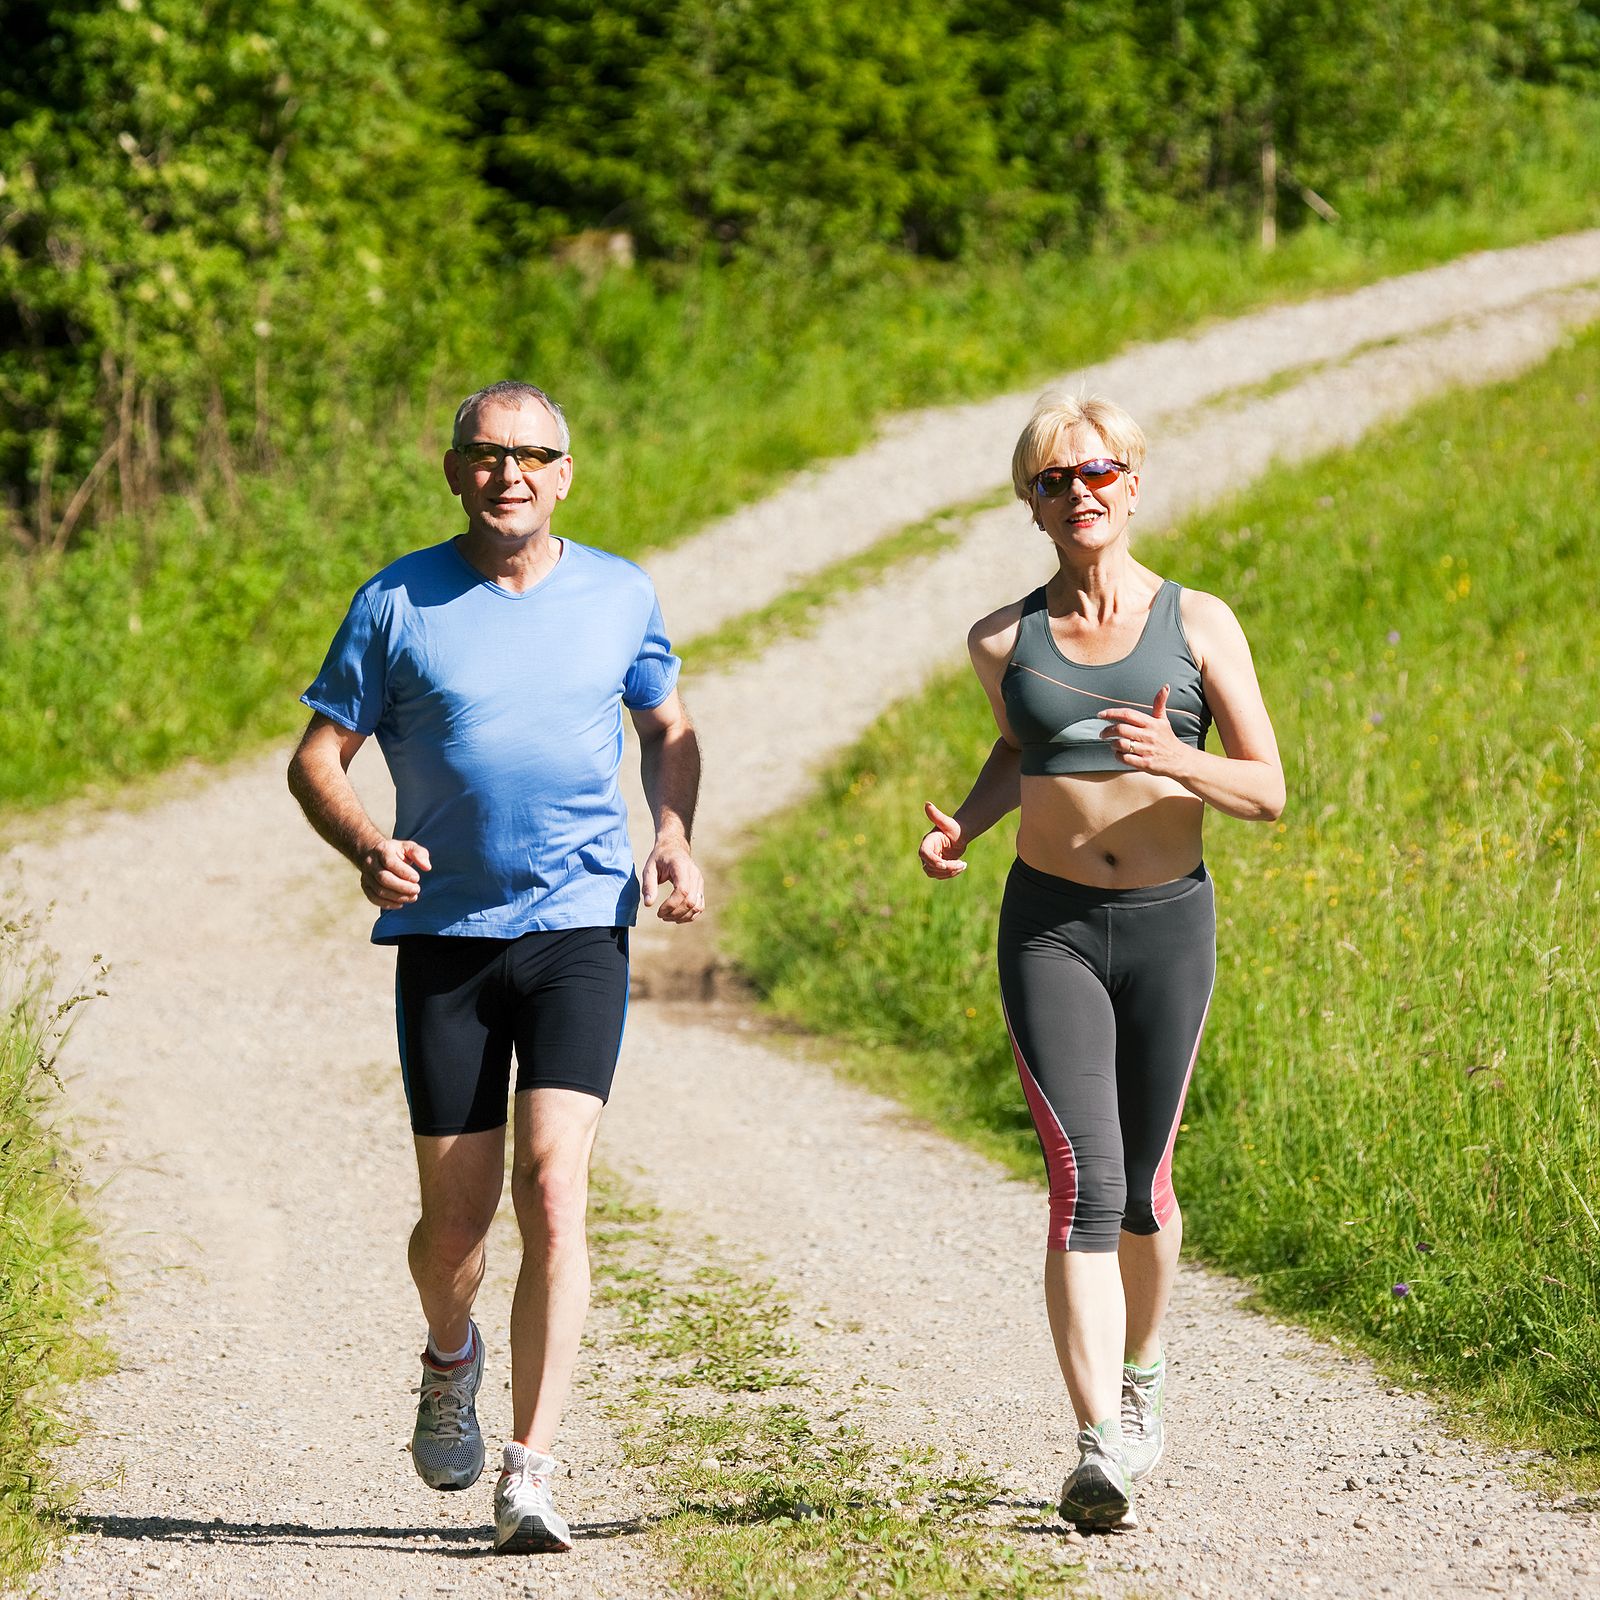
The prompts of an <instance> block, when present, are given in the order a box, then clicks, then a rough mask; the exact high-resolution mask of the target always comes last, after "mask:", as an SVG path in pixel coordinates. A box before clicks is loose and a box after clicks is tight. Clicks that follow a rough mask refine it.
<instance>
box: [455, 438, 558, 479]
mask: <svg viewBox="0 0 1600 1600" xmlns="http://www.w3.org/2000/svg"><path fill="white" fill-rule="evenodd" d="M566 453H567V452H566V451H565V450H562V449H560V448H558V447H557V446H556V445H553V444H515V445H510V444H490V443H489V441H488V440H487V439H474V440H472V441H471V442H470V443H469V444H458V445H457V446H456V454H457V455H459V456H464V457H465V458H466V462H467V465H468V466H469V467H493V468H495V469H496V471H498V470H499V469H500V467H502V466H503V465H504V464H505V459H506V457H507V456H511V457H513V458H514V459H515V461H516V463H517V466H518V467H519V468H520V469H521V470H522V471H523V472H537V471H538V469H539V468H540V467H548V466H549V465H550V463H551V462H552V461H559V460H560V459H561V458H562V456H564V455H565V454H566Z"/></svg>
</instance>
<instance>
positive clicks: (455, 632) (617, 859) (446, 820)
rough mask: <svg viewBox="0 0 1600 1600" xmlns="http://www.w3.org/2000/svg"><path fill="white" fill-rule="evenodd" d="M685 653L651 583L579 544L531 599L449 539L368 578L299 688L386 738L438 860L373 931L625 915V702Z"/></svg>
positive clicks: (668, 677)
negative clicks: (308, 681)
mask: <svg viewBox="0 0 1600 1600" xmlns="http://www.w3.org/2000/svg"><path fill="white" fill-rule="evenodd" d="M678 665H679V663H678V658H677V657H676V656H675V655H673V654H672V651H671V647H670V646H669V645H668V642H667V637H666V632H665V630H664V628H663V626H662V621H661V610H660V607H659V606H658V605H657V604H656V597H655V589H654V587H653V586H652V585H651V582H650V579H649V578H648V577H647V576H646V575H645V574H644V573H643V572H642V571H640V569H639V568H638V567H636V566H634V564H633V563H632V562H631V561H624V560H623V559H622V558H621V557H620V556H613V555H608V554H606V553H605V552H604V551H602V550H594V549H591V548H589V547H588V546H586V545H581V544H575V543H574V542H573V541H572V540H571V539H567V540H564V541H563V542H562V551H561V558H560V560H559V561H557V563H556V564H555V566H554V567H553V568H551V570H550V572H549V574H548V575H547V576H546V577H545V578H544V579H543V580H542V581H541V582H540V583H538V584H537V585H536V586H535V587H534V588H532V589H530V590H528V591H527V592H526V593H523V594H514V593H512V592H511V591H510V590H509V589H502V588H501V587H500V586H499V585H498V584H496V583H492V582H490V581H489V579H487V578H485V577H484V576H483V575H482V574H481V573H480V572H478V570H477V569H476V568H475V567H473V566H472V565H471V564H470V563H469V562H468V561H467V559H466V557H465V556H463V555H462V554H461V553H460V551H458V550H457V548H456V545H455V541H454V540H446V541H445V542H444V543H443V544H437V545H433V546H432V547H430V548H429V549H426V550H417V551H413V552H412V554H410V555H408V556H402V557H401V558H400V560H398V561H396V562H395V563H394V564H393V565H392V566H388V567H385V568H384V569H383V571H382V572H380V573H378V575H377V576H376V577H374V578H371V579H369V580H368V581H367V582H366V583H365V584H363V585H362V586H361V588H360V589H358V590H357V591H356V594H355V598H354V599H353V600H352V601H351V602H350V610H349V612H348V613H347V614H346V616H345V619H344V622H343V624H342V625H341V627H340V629H339V632H338V633H337V635H336V636H335V637H334V641H333V644H332V646H331V647H330V648H329V650H328V658H327V660H326V661H324V662H323V664H322V671H321V672H320V673H318V674H317V680H316V682H315V683H313V684H312V685H311V687H310V688H309V689H307V690H306V692H305V693H304V694H303V695H301V697H300V698H301V699H302V700H303V701H304V702H305V703H306V704H307V705H308V706H310V707H311V709H312V710H313V711H320V712H321V713H322V714H323V715H324V716H326V717H331V718H332V719H333V720H334V721H335V722H337V723H339V724H340V725H341V726H343V727H346V728H350V729H352V730H353V731H355V732H356V733H363V734H376V735H377V739H378V744H379V747H380V748H381V749H382V751H383V754H384V758H385V760H387V761H388V763H389V771H390V773H391V774H392V775H393V777H394V785H395V827H394V836H395V838H397V839H414V840H416V842H417V843H418V844H421V845H424V846H426V848H427V851H428V855H429V858H430V859H431V861H432V862H433V870H432V871H431V872H424V873H423V874H422V892H421V894H420V895H419V896H418V897H417V899H416V900H414V901H412V903H411V904H410V905H407V906H401V907H400V908H398V909H397V910H393V911H384V912H381V913H380V914H379V916H378V920H377V924H376V926H375V927H374V928H373V930H372V937H373V940H374V942H375V943H379V944H383V943H387V942H388V941H390V940H392V939H395V938H397V937H399V936H400V935H401V934H407V933H442V934H464V935H472V936H475V937H480V938H515V937H516V936H517V935H519V934H523V933H528V932H530V931H532V930H534V929H547V928H585V927H617V926H623V925H627V924H630V923H632V921H633V920H634V915H635V912H636V911H637V908H638V904H639V883H638V879H637V878H636V877H635V876H634V871H633V852H632V850H631V848H630V847H629V843H628V815H627V807H626V805H625V803H624V801H623V798H622V792H621V789H620V788H619V786H618V783H617V773H618V769H619V767H620V766H621V761H622V707H623V706H627V707H628V708H629V709H630V710H634V711H642V710H647V709H649V708H650V707H652V706H658V705H660V704H661V702H662V701H663V700H665V699H666V698H667V696H668V695H669V694H671V693H672V690H673V687H674V685H675V684H676V683H677V680H678Z"/></svg>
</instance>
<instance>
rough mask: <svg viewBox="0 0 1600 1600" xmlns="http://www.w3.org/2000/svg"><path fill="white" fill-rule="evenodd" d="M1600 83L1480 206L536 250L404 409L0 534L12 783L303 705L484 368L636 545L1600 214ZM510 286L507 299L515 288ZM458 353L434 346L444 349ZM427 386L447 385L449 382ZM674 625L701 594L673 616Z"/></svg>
mask: <svg viewBox="0 0 1600 1600" xmlns="http://www.w3.org/2000/svg"><path fill="white" fill-rule="evenodd" d="M1596 195H1600V107H1595V106H1587V107H1584V106H1578V107H1576V108H1573V109H1569V110H1567V111H1563V112H1562V113H1560V114H1559V115H1556V114H1552V115H1551V116H1550V117H1548V118H1547V119H1546V120H1545V122H1544V123H1543V124H1541V126H1540V128H1539V129H1538V130H1530V131H1529V132H1528V133H1527V136H1526V137H1525V138H1524V140H1523V143H1522V146H1521V150H1520V154H1519V157H1518V159H1517V160H1515V161H1511V162H1508V163H1507V165H1506V169H1505V171H1504V173H1503V175H1502V177H1501V180H1500V181H1499V182H1498V183H1497V184H1496V185H1495V186H1494V187H1493V188H1492V190H1488V189H1486V190H1485V191H1483V192H1482V193H1481V195H1480V197H1479V199H1478V200H1477V201H1476V202H1475V204H1474V206H1473V208H1472V209H1470V210H1468V209H1464V208H1462V207H1460V206H1459V205H1444V206H1440V207H1438V208H1436V209H1434V210H1432V211H1430V212H1427V213H1424V214H1420V215H1417V216H1415V217H1410V218H1406V219H1404V220H1403V221H1397V222H1393V223H1386V224H1383V225H1382V226H1381V228H1380V227H1379V226H1378V225H1374V227H1373V228H1372V229H1369V230H1367V231H1362V230H1361V229H1358V228H1353V227H1346V228H1340V229H1330V228H1327V227H1323V226H1321V225H1318V226H1316V227H1314V228H1311V229H1307V230H1305V231H1302V232H1299V233H1296V234H1294V235H1292V236H1291V237H1290V238H1289V239H1288V240H1287V241H1286V243H1285V244H1284V246H1283V247H1282V248H1281V249H1279V250H1278V251H1277V252H1276V253H1275V254H1272V255H1262V254H1261V253H1260V252H1259V251H1258V250H1257V249H1255V248H1254V247H1253V246H1252V245H1251V244H1249V243H1248V242H1244V241H1240V240H1238V239H1235V238H1232V237H1229V236H1227V235H1225V234H1221V233H1216V232H1213V233H1207V234H1203V235H1197V236H1194V237H1188V238H1178V239H1172V240H1168V241H1165V242H1157V243H1151V244H1146V245H1143V246H1140V247H1136V248H1132V249H1127V250H1123V251H1121V252H1119V253H1116V254H1092V255H1089V256H1086V257H1080V258H1074V259H1068V258H1063V257H1059V256H1054V255H1046V256H1039V257H1036V258H1033V259H1030V260H1027V261H1023V262H1005V261H994V262H976V263H972V264H968V265H960V266H945V267H935V266H930V265H926V264H914V263H906V262H904V261H899V262H896V261H892V260H889V259H874V260H873V261H871V262H870V263H867V264H861V265H858V266H857V267H856V268H855V270H853V271H851V272H844V271H841V270H838V269H835V270H834V271H832V272H830V273H829V274H827V275H825V276H824V275H815V274H807V273H805V272H802V271H799V270H797V269H791V271H790V273H789V274H788V275H784V274H780V273H779V272H777V271H775V270H771V269H769V270H766V271H756V270H753V269H747V268H740V269H730V270H727V271H724V272H721V273H715V272H710V271H707V272H703V273H700V274H698V275H691V276H690V277H688V278H687V279H685V280H682V281H679V282H677V283H675V284H673V283H668V284H663V283H660V282H657V281H656V280H655V279H653V278H652V277H651V276H650V275H649V274H647V273H645V272H643V271H634V272H616V273H611V274H609V275H606V276H604V277H602V278H600V279H599V280H598V281H597V282H596V281H586V280H585V279H584V278H583V276H582V275H581V274H577V273H574V272H570V271H569V272H564V273H558V272H555V271H553V270H552V269H550V268H548V267H545V266H543V265H542V264H535V265H533V266H531V267H529V268H528V269H527V270H526V272H525V274H524V276H523V277H522V278H520V279H516V278H511V279H508V280H506V281H504V282H499V283H496V284H495V285H493V286H492V290H486V291H485V293H486V305H485V307H484V308H479V307H475V306H463V307H461V308H460V315H459V322H458V324H457V325H455V326H453V327H449V328H441V329H440V330H439V341H438V349H437V350H434V351H420V352H419V354H418V370H417V372H415V373H402V374H397V375H396V381H395V395H396V397H397V398H396V399H395V401H394V406H393V411H392V414H390V415H388V416H387V419H386V420H384V421H383V422H382V423H381V424H377V425H374V424H372V423H371V422H370V420H368V419H370V418H371V416H372V415H373V414H374V411H375V410H377V411H378V412H379V413H380V414H381V410H382V408H381V406H377V405H375V400H374V397H373V396H371V395H364V396H358V397H351V398H350V400H349V402H348V404H346V405H341V404H339V403H338V399H339V397H338V396H333V397H332V398H330V401H329V403H328V405H327V407H326V412H325V415H324V416H323V418H322V423H323V426H322V428H321V431H320V433H319V434H318V436H317V437H315V438H308V439H307V440H306V441H305V444H304V446H303V448H302V450H301V451H300V452H299V453H298V454H297V455H296V456H295V457H294V459H291V460H285V461H283V462H281V463H280V464H279V465H278V467H277V468H276V469H275V470H274V471H273V472H271V473H269V474H266V475H254V476H252V475H250V474H237V473H223V472H221V471H220V470H219V471H218V473H217V474H216V479H217V481H216V483H215V484H213V486H212V487H210V488H209V489H207V490H205V492H203V493H199V492H197V493H196V494H195V495H194V496H192V497H190V498H187V499H173V500H170V501H168V502H164V503H163V504H162V505H161V506H159V507H157V508H156V509H155V510H153V511H152V512H151V513H150V514H149V515H148V516H145V517H142V518H141V519H139V520H138V521H137V522H136V523H133V524H123V525H116V524H112V525H108V526H106V527H104V528H103V529H101V530H100V531H99V532H97V533H95V534H93V535H91V536H90V537H88V538H86V539H85V541H84V542H83V543H82V545H80V546H79V547H78V548H76V549H74V550H72V551H71V552H69V553H68V554H66V555H65V556H64V557H56V558H49V559H39V558H31V559H23V558H21V557H11V558H6V559H0V678H3V680H4V682H5V684H6V687H7V693H6V695H5V696H4V697H3V700H0V810H20V809H33V808H37V807H40V806H44V805H48V804H51V803H53V802H54V801H57V800H59V799H62V798H64V797H66V796H69V795H74V794H78V793H82V792H84V791H85V790H92V789H93V788H94V787H95V786H97V785H99V786H108V785H109V786H117V785H121V784H123V783H125V782H126V781H127V780H129V779H131V778H134V777H136V776H139V775H141V774H146V773H152V772H158V771H161V770H163V769H165V768H168V767H170V766H172V765H174V764H175V763H177V762H179V761H182V760H184V759H186V758H198V759H201V760H205V761H214V760H220V759H224V758H226V757H228V756H231V755H232V754H234V753H235V752H236V751H237V750H239V749H240V748H242V747H246V746H248V745H250V744H252V743H254V742H257V741H260V740H263V739H267V738H271V737H280V736H282V735H284V734H286V733H288V732H289V731H290V730H292V729H293V728H295V727H296V726H297V725H298V724H299V722H300V721H301V716H302V713H301V710H300V708H299V707H298V705H297V704H296V702H295V696H296V694H297V693H298V692H299V690H300V689H301V688H303V687H304V686H305V684H306V683H308V682H309V681H310V679H311V678H312V676H313V675H314V674H315V671H316V668H317V666H318V664H319V663H320V660H321V656H322V652H323V650H324V649H325V648H326V645H327V642H328V640H329V638H330V637H331V635H332V632H333V629H334V627H335V626H336V624H337V622H338V619H339V617H340V615H341V614H342V612H343V608H344V606H345V604H346V602H347V601H348V598H349V596H350V594H351V592H352V591H353V590H354V589H355V587H356V586H357V585H358V584H359V583H360V582H361V581H362V580H363V579H364V578H365V577H366V576H368V575H369V574H370V573H371V572H372V571H374V570H376V568H378V567H379V566H381V565H382V564H383V563H385V562H386V561H388V560H390V559H392V558H393V557H395V556H396V555H398V554H400V553H401V552H403V551H405V550H407V549H411V548H414V547H416V546H418V545H421V544H426V543H431V542H433V541H435V540H437V539H439V538H441V537H443V536H445V535H446V534H448V533H450V532H453V531H454V530H455V528H456V526H457V521H456V512H455V507H454V503H453V502H452V501H451V500H450V498H449V496H448V493H447V492H446V490H445V488H444V486H443V481H442V477H441V475H440V473H439V468H438V457H439V454H440V450H441V446H442V444H443V442H444V434H445V431H446V428H447V425H448V420H449V412H450V407H451V405H452V404H453V401H454V398H455V397H456V396H457V394H459V393H460V392H464V391H465V390H466V389H468V388H471V387H475V386H477V385H478V384H480V383H482V382H485V381H488V380H491V379H494V378H498V377H502V376H505V375H507V373H508V371H515V372H517V373H519V374H522V375H526V376H530V377H533V378H535V379H536V380H539V381H543V382H545V383H546V384H548V385H549V386H550V387H551V388H552V390H553V391H554V392H555V393H556V394H557V395H558V396H559V397H561V398H562V400H563V403H564V404H566V405H567V407H568V409H569V412H570V414H571V417H572V420H573V424H574V428H575V434H576V459H577V464H578V466H577V477H576V481H575V486H574V491H573V496H572V498H571V500H570V501H569V502H568V503H567V505H566V506H565V507H563V511H562V518H561V523H560V526H561V529H562V531H563V532H566V533H568V534H570V535H572V536H573V537H575V538H578V539H582V540H587V541H590V542H593V543H597V544H600V545H602V546H604V547H606V548H609V549H613V550H617V551H619V552H621V553H623V554H627V555H639V554H641V553H643V552H646V551H648V550H651V549H656V548H660V547H662V546H665V545H669V544H671V543H673V542H675V541H676V540H679V539H681V538H683V537H684V536H686V535H687V534H689V533H691V532H693V531H694V530H695V529H697V528H699V527H701V526H703V525H704V524H705V523H706V522H707V521H708V520H709V519H710V518H712V517H714V516H716V515H718V514H720V513H722V512H726V511H728V510H731V509H732V508H733V507H735V506H737V505H740V504H743V503H745V502H747V501H749V500H751V499H754V498H756V497H759V496H760V495H762V494H764V493H766V492H768V491H769V490H770V489H772V488H773V487H775V486H776V485H777V484H778V483H780V482H781V481H782V480H783V479H784V478H786V477H787V476H788V475H789V474H791V473H792V472H794V471H795V470H796V469H798V468H800V467H802V466H804V465H805V464H807V463H808V462H811V461H814V460H817V459H819V458H823V457H828V456H833V455H838V454H842V453H845V452H848V451H850V450H852V449H854V448H856V447H857V446H859V445H860V444H861V443H862V442H863V441H864V440H865V439H866V438H867V437H869V436H870V434H871V432H872V430H873V428H874V427H875V426H876V424H877V423H878V421H879V420H880V419H881V418H883V417H884V416H886V415H888V414H890V413H892V412H895V411H897V410H901V409H903V408H905V407H908V406H913V405H921V404H931V403H937V402H944V401H953V400H958V399H962V398H968V397H972V396H977V395H984V394H991V393H994V392H997V391H1000V390H1003V389H1006V388H1011V387H1022V386H1026V385H1029V384H1033V383H1037V382H1040V381H1042V380H1043V379H1045V378H1046V377H1048V376H1049V375H1051V374H1054V373H1059V372H1061V371H1063V370H1065V369H1067V368H1069V367H1072V366H1074V365H1078V364H1081V363H1084V362H1088V361H1092V360H1096V359H1098V358H1101V357H1104V356H1106V355H1107V354H1109V353H1110V352H1111V351H1113V350H1115V349H1117V348H1119V347H1121V346H1122V345H1124V344H1126V343H1128V342H1129V341H1131V340H1135V339H1145V340H1148V339H1154V338H1159V337H1162V336H1164V335H1167V334H1171V333H1174V332H1178V331H1180V330H1182V329H1185V328H1188V327H1192V326H1193V325H1194V324H1195V323H1197V322H1200V321H1202V320H1203V319H1205V318H1207V317H1216V316H1225V315H1229V314H1233V313H1237V312H1241V311H1244V310H1247V309H1249V308H1250V307H1253V306H1259V305H1261V304H1264V303H1267V302H1271V301H1275V300H1282V299H1291V298H1295V297H1298V296H1304V295H1308V294H1312V293H1316V292H1321V291H1327V290H1333V289H1340V288H1346V287H1349V286H1352V285H1354V284H1358V283H1363V282H1367V281H1370V280H1372V279H1375V278H1378V277H1382V276H1384V275H1386V274H1390V273H1394V272H1401V271H1405V270H1408V269H1411V268H1414V267H1420V266H1424V265H1428V264H1431V263H1434V262H1438V261H1441V260H1444V259H1447V258H1449V257H1451V256H1453V255H1457V254H1460V253H1461V252H1463V251H1467V250H1472V249H1478V248H1483V247H1486V246H1492V245H1503V244H1511V243H1516V242H1520V241H1523V240H1526V239H1529V238H1534V237H1540V236H1543V235H1547V234H1553V233H1559V232H1562V231H1564V230H1567V229H1571V228H1575V227H1580V226H1585V225H1592V224H1593V223H1595V222H1596V221H1597V220H1600V202H1597V201H1596V199H1595V197H1596ZM491 305H492V314H491V311H490V310H489V309H488V308H489V307H490V306H491ZM430 374H431V375H430ZM424 391H426V393H424ZM668 622H669V624H672V623H673V622H674V619H672V618H668Z"/></svg>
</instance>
